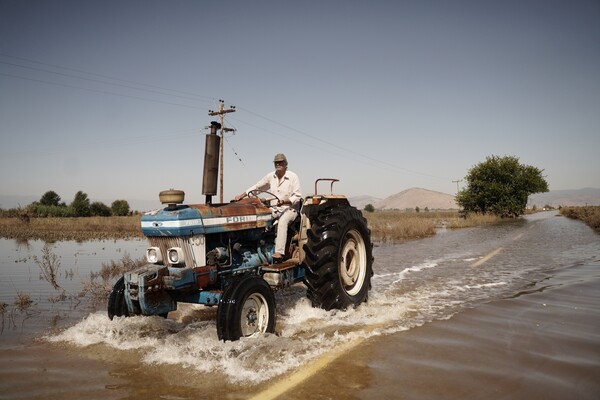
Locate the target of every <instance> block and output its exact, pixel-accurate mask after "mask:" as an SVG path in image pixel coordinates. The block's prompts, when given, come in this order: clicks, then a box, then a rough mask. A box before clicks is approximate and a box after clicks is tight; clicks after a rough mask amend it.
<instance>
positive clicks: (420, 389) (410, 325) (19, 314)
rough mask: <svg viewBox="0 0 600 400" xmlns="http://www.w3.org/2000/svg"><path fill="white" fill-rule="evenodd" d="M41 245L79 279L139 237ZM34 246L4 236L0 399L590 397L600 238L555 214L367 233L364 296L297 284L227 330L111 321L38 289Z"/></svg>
mask: <svg viewBox="0 0 600 400" xmlns="http://www.w3.org/2000/svg"><path fill="white" fill-rule="evenodd" d="M52 246H53V247H52V250H53V252H54V253H55V254H58V255H59V256H60V262H61V269H60V271H61V272H62V275H60V277H59V283H60V284H61V286H63V287H64V288H65V289H66V290H67V291H69V292H72V293H76V292H77V291H78V290H79V289H80V286H81V283H82V281H85V280H86V279H89V274H90V272H91V271H95V270H98V269H99V268H100V266H101V263H102V262H108V261H110V260H119V259H121V258H122V257H123V256H124V255H125V254H130V255H131V256H132V258H137V257H139V256H140V255H142V254H143V250H144V249H145V246H146V245H145V242H143V241H116V242H112V241H111V242H84V243H75V242H61V243H56V244H54V245H52ZM42 247H43V243H40V242H30V243H27V244H23V243H21V244H19V243H15V242H14V241H8V240H0V302H4V303H6V304H7V306H6V309H5V311H4V313H3V314H2V332H1V334H0V399H29V398H38V399H58V398H60V399H80V398H83V397H86V398H94V399H125V398H127V399H197V398H203V399H247V398H260V399H267V398H277V397H278V396H279V398H286V399H372V398H376V399H439V398H444V399H464V398H494V399H529V398H540V397H543V398H545V399H563V398H578V399H598V398H600V382H599V380H598V376H600V328H599V327H600V290H599V289H600V236H599V235H597V234H596V233H594V232H593V231H592V230H591V229H590V228H588V227H587V226H585V225H584V224H582V223H580V222H577V221H572V220H568V219H566V218H563V217H560V216H557V215H556V213H555V212H545V213H539V214H535V215H531V216H527V217H525V218H523V219H519V220H516V221H510V222H507V223H502V224H500V225H496V226H487V227H479V228H472V229H463V230H459V231H442V232H439V233H438V234H437V235H436V236H435V237H432V238H428V239H424V240H419V241H414V242H409V243H405V244H401V245H393V246H391V245H386V246H378V247H376V248H375V250H374V256H375V264H374V271H375V276H374V277H373V281H372V284H373V288H372V290H371V292H370V297H369V302H368V304H366V305H362V306H361V307H359V308H357V309H355V310H349V311H346V312H340V311H337V312H336V311H331V312H326V311H323V310H319V309H313V308H312V307H310V305H309V303H308V301H307V300H306V299H305V290H304V288H303V286H302V285H296V286H294V287H293V288H291V289H290V290H287V291H284V292H280V293H277V294H276V300H277V312H278V317H277V326H276V330H277V334H276V335H265V336H262V337H257V338H247V339H241V340H239V341H237V342H227V343H223V342H219V341H218V340H217V333H216V327H215V321H214V319H215V314H216V309H215V308H214V307H213V308H209V307H204V306H188V305H185V306H181V307H180V310H178V311H176V312H172V313H171V314H170V315H169V318H168V319H161V318H159V317H134V318H116V319H115V320H113V321H110V320H109V319H108V318H107V317H106V312H105V309H104V305H100V306H99V307H98V309H97V310H96V309H94V308H93V307H92V306H90V304H87V303H86V302H84V301H81V302H77V301H74V300H72V299H71V300H65V301H59V302H51V301H48V298H49V297H52V296H53V295H55V294H56V293H54V289H52V287H51V286H50V284H48V283H47V282H46V281H44V280H40V279H39V268H38V266H37V264H36V262H35V259H34V258H33V257H34V256H37V257H38V260H39V258H40V257H41V250H42ZM65 271H66V272H65ZM20 292H26V293H29V294H30V295H31V298H32V299H33V300H34V302H35V304H33V305H32V306H31V307H30V308H28V309H26V310H19V309H18V308H17V307H16V306H14V305H13V303H14V299H15V297H16V295H17V294H18V293H20Z"/></svg>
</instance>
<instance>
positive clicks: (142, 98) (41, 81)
mask: <svg viewBox="0 0 600 400" xmlns="http://www.w3.org/2000/svg"><path fill="white" fill-rule="evenodd" d="M0 75H2V76H8V77H11V78H17V79H23V80H26V81H32V82H39V83H45V84H48V85H55V86H62V87H67V88H71V89H79V90H86V91H88V92H95V93H102V94H109V95H111V96H119V97H127V98H130V99H136V100H143V101H150V102H153V103H161V104H169V105H172V106H180V107H187V108H193V109H195V110H197V109H199V108H200V107H199V106H193V105H189V104H181V103H174V102H171V101H164V100H156V99H150V98H147V97H141V96H134V95H129V94H123V93H115V92H110V91H108V90H100V89H91V88H86V87H82V86H77V85H70V84H68V83H58V82H51V81H45V80H42V79H35V78H26V77H24V76H19V75H13V74H6V73H4V72H0Z"/></svg>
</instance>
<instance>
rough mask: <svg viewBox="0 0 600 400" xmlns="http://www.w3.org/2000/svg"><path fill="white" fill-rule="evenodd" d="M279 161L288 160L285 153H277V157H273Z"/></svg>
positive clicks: (275, 160)
mask: <svg viewBox="0 0 600 400" xmlns="http://www.w3.org/2000/svg"><path fill="white" fill-rule="evenodd" d="M278 161H284V162H287V158H285V154H282V153H279V154H275V158H274V159H273V162H278Z"/></svg>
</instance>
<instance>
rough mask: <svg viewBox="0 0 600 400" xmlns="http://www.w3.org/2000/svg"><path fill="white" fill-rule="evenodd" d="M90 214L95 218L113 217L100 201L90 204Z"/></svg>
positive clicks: (108, 208)
mask: <svg viewBox="0 0 600 400" xmlns="http://www.w3.org/2000/svg"><path fill="white" fill-rule="evenodd" d="M90 214H91V215H92V216H93V217H96V216H97V217H110V216H111V215H112V211H111V209H110V207H109V206H107V205H106V204H104V203H102V202H100V201H95V202H93V203H92V204H90Z"/></svg>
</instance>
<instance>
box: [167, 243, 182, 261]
mask: <svg viewBox="0 0 600 400" xmlns="http://www.w3.org/2000/svg"><path fill="white" fill-rule="evenodd" d="M169 262H170V263H171V264H183V263H185V257H184V255H183V250H181V248H180V247H171V248H170V249H169Z"/></svg>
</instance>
